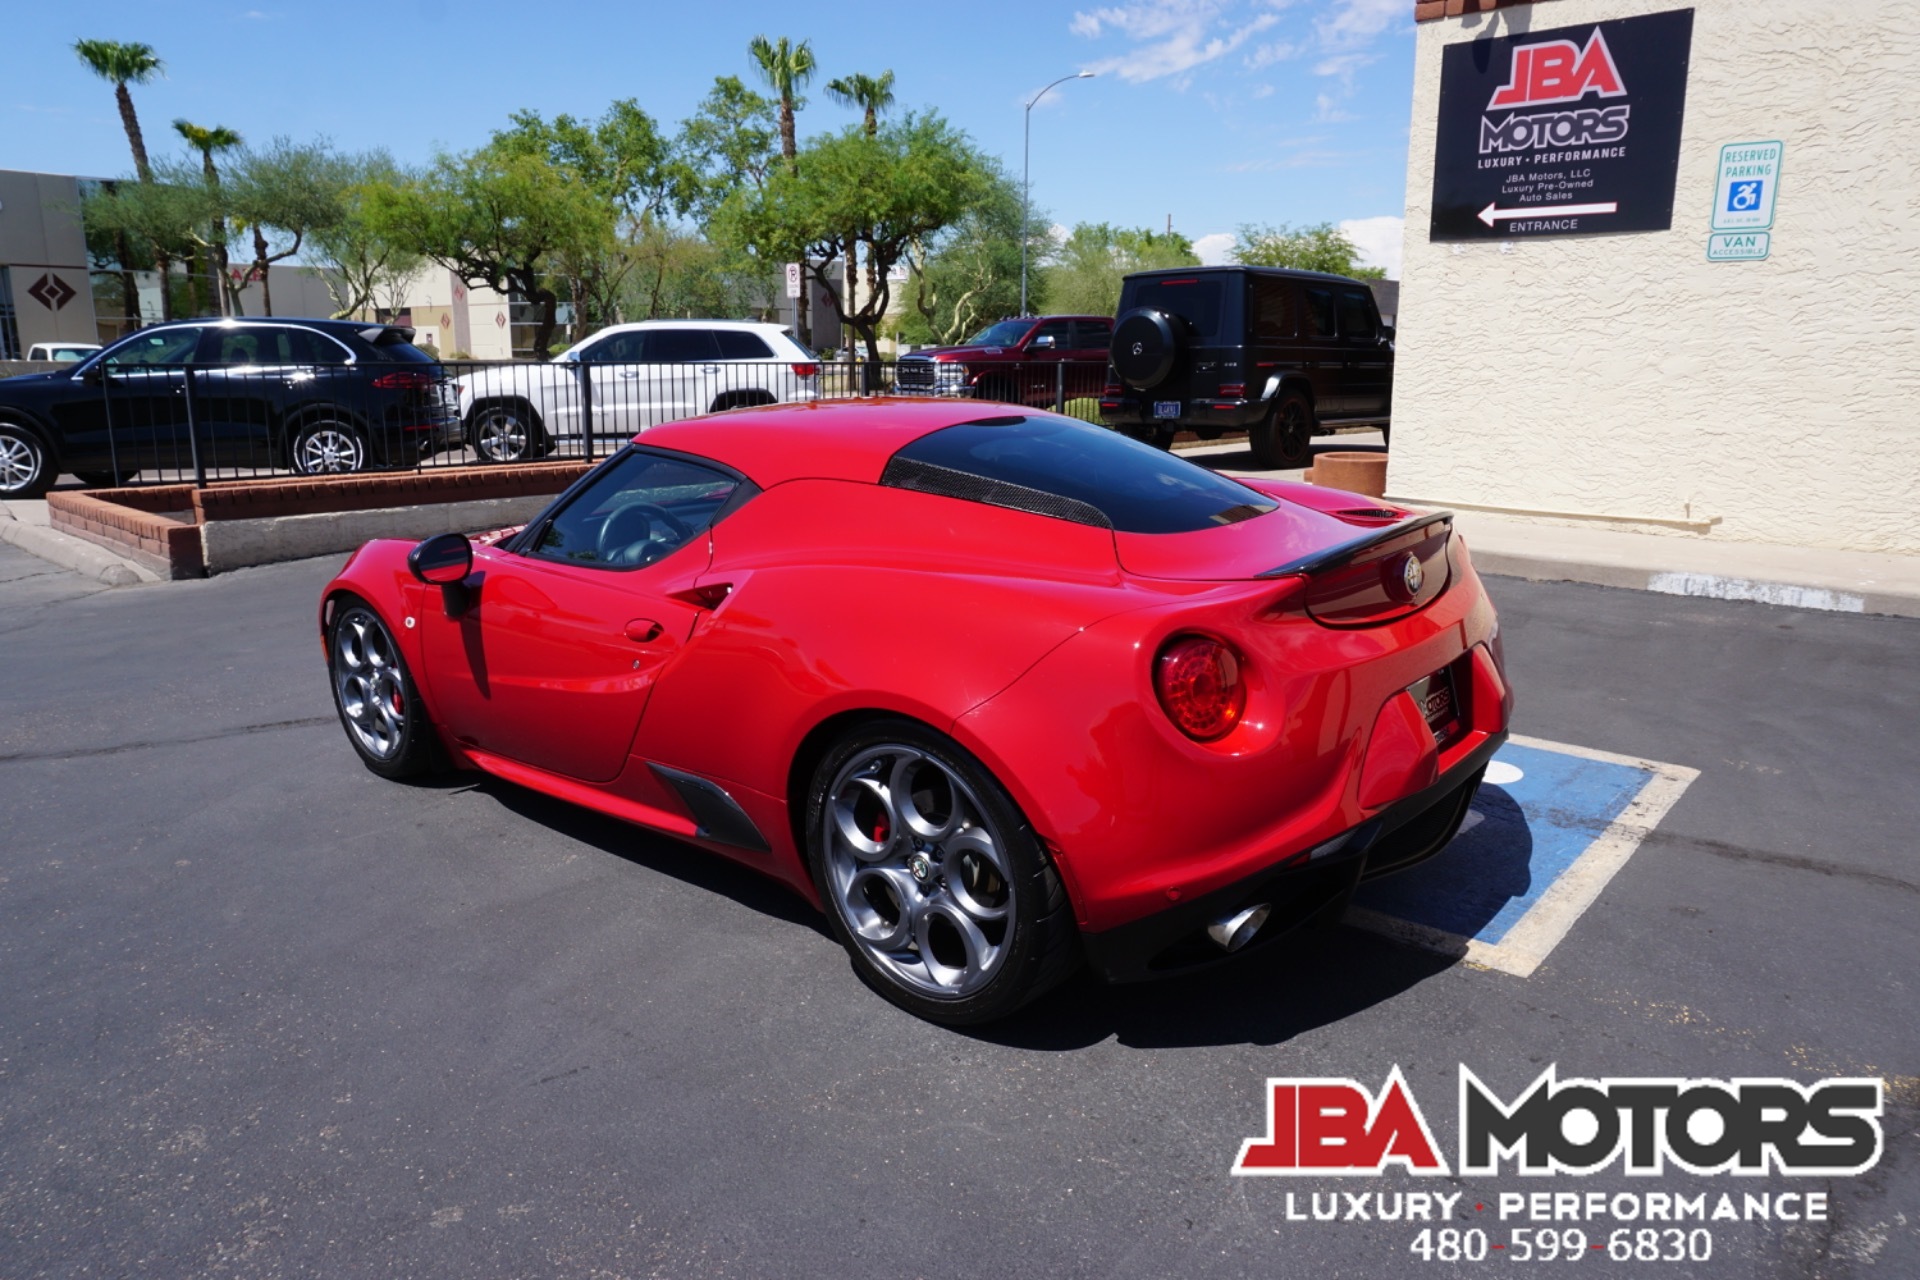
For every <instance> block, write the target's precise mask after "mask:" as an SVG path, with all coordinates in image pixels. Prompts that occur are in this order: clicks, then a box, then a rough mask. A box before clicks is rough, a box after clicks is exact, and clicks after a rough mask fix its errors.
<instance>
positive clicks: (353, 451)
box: [290, 418, 367, 476]
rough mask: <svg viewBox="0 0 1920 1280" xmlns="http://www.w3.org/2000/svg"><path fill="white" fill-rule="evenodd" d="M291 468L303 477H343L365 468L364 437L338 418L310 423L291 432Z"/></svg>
mask: <svg viewBox="0 0 1920 1280" xmlns="http://www.w3.org/2000/svg"><path fill="white" fill-rule="evenodd" d="M290 452H291V453H292V454H293V469H294V470H295V471H298V472H299V473H300V474H301V475H303V476H326V475H343V474H346V473H348V472H353V471H365V470H366V469H367V438H366V436H364V435H362V434H361V432H360V428H358V427H356V426H354V425H352V424H351V423H346V422H341V421H340V420H339V419H337V418H322V419H320V420H318V421H315V422H309V423H307V424H306V425H304V426H302V427H301V428H300V429H299V430H298V431H295V432H294V433H293V443H292V446H291V449H290Z"/></svg>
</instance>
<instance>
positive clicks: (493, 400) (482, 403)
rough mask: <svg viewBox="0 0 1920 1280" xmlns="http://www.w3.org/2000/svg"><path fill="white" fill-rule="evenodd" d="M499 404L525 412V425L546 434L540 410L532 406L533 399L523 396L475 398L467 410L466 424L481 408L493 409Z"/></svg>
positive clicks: (471, 422) (471, 421)
mask: <svg viewBox="0 0 1920 1280" xmlns="http://www.w3.org/2000/svg"><path fill="white" fill-rule="evenodd" d="M501 406H505V407H507V408H511V409H513V410H515V411H516V412H519V413H524V414H526V415H527V425H528V426H530V427H532V428H533V429H534V430H535V431H538V432H539V433H541V434H542V435H545V434H546V430H547V424H546V423H544V422H542V421H541V420H540V411H539V410H538V409H536V408H534V407H533V401H531V400H529V399H527V398H526V397H525V396H487V397H485V398H484V399H479V400H475V401H474V402H473V408H471V409H469V410H467V424H468V425H469V426H471V425H472V424H473V420H474V418H475V417H476V416H478V414H479V413H480V411H481V410H482V409H493V408H498V407H501Z"/></svg>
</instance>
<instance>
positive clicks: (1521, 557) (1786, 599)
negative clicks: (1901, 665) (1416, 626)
mask: <svg viewBox="0 0 1920 1280" xmlns="http://www.w3.org/2000/svg"><path fill="white" fill-rule="evenodd" d="M1473 567H1474V568H1475V569H1477V570H1479V571H1480V572H1481V573H1487V574H1493V575H1496V576H1501V577H1509V578H1525V579H1527V580H1528V581H1530V582H1584V583H1589V584H1592V585H1594V586H1601V587H1620V588H1623V589H1625V590H1628V591H1652V592H1655V593H1658V594H1661V595H1670V596H1699V597H1703V598H1706V599H1712V600H1752V601H1755V602H1757V603H1760V604H1773V605H1782V606H1785V607H1787V608H1794V609H1823V610H1827V611H1829V612H1833V613H1878V614H1886V615H1889V616H1891V617H1896V618H1920V595H1915V594H1910V593H1906V592H1900V591H1884V590H1882V591H1876V590H1873V589H1871V588H1867V589H1862V590H1856V591H1847V590H1841V589H1836V588H1834V587H1832V586H1821V585H1816V584H1812V583H1806V582H1783V581H1776V580H1770V579H1764V578H1742V577H1734V576H1731V575H1727V574H1718V573H1700V572H1695V571H1688V570H1671V569H1649V568H1647V567H1645V566H1641V565H1622V564H1607V563H1604V562H1601V561H1583V560H1576V559H1565V558H1561V557H1557V556H1540V555H1525V554H1520V553H1516V552H1511V551H1495V550H1490V549H1487V548H1485V547H1482V546H1477V545H1476V546H1474V547H1473Z"/></svg>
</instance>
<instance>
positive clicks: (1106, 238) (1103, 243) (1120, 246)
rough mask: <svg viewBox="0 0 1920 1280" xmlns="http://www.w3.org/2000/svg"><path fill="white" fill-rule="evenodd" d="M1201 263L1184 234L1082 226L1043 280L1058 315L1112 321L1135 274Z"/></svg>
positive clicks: (1095, 224)
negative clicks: (1125, 279) (1126, 282)
mask: <svg viewBox="0 0 1920 1280" xmlns="http://www.w3.org/2000/svg"><path fill="white" fill-rule="evenodd" d="M1199 264H1200V257H1199V255H1198V254H1196V253H1194V251H1193V242H1192V241H1190V240H1188V239H1187V238H1186V237H1185V236H1183V235H1179V234H1177V233H1172V232H1161V231H1153V230H1150V229H1147V228H1144V227H1142V228H1137V229H1136V228H1127V227H1115V226H1111V225H1109V224H1108V223H1105V222H1082V223H1079V224H1077V225H1076V226H1075V227H1074V229H1073V231H1072V232H1071V233H1070V234H1069V235H1068V236H1067V238H1066V241H1065V242H1064V243H1063V244H1061V245H1060V247H1059V248H1058V249H1057V250H1056V251H1055V252H1054V254H1053V259H1052V261H1051V262H1050V263H1049V264H1048V265H1047V266H1046V267H1045V268H1043V269H1042V271H1041V275H1042V278H1043V279H1044V280H1045V281H1046V288H1047V305H1048V306H1049V307H1050V308H1051V309H1053V310H1054V311H1057V312H1069V313H1074V314H1084V315H1108V316H1110V315H1112V314H1113V313H1114V309H1115V308H1116V307H1118V306H1119V305H1120V281H1121V279H1122V278H1123V277H1124V276H1126V275H1127V274H1128V273H1129V272H1134V271H1151V270H1154V269H1155V268H1159V267H1192V266H1198V265H1199Z"/></svg>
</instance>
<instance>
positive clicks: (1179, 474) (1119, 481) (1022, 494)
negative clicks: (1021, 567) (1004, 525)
mask: <svg viewBox="0 0 1920 1280" xmlns="http://www.w3.org/2000/svg"><path fill="white" fill-rule="evenodd" d="M902 464H904V465H902ZM915 464H921V465H915ZM969 477H978V478H979V479H981V480H987V481H991V482H995V483H994V484H991V485H988V486H984V487H983V486H980V485H978V484H974V483H971V482H968V478H969ZM956 481H959V482H960V483H956ZM881 482H882V483H883V484H893V485H896V486H897V487H900V488H909V489H918V490H920V491H922V492H929V493H945V494H947V495H948V496H951V497H966V498H972V499H974V500H975V501H981V502H988V503H992V504H993V505H995V506H1005V507H1013V508H1014V509H1016V510H1021V511H1034V512H1038V513H1039V514H1042V515H1053V516H1058V517H1060V518H1062V519H1067V520H1077V521H1079V522H1080V523H1083V524H1105V525H1108V526H1110V527H1111V528H1114V529H1117V530H1119V531H1120V532H1122V533H1191V532H1192V531H1194V530H1196V529H1209V528H1212V527H1214V526H1215V525H1223V524H1235V523H1237V522H1239V521H1241V520H1248V519H1251V518H1253V517H1254V516H1260V515H1265V514H1266V513H1267V512H1269V511H1272V510H1274V509H1275V508H1276V507H1278V506H1279V504H1278V503H1276V502H1274V501H1273V500H1272V499H1271V498H1268V497H1267V496H1265V495H1264V494H1261V493H1259V492H1257V491H1255V490H1253V489H1249V488H1248V487H1246V486H1245V485H1243V484H1240V483H1238V482H1237V481H1234V480H1229V479H1227V478H1226V477H1225V476H1221V475H1216V474H1215V473H1213V472H1211V471H1209V470H1207V469H1206V468H1205V467H1200V466H1195V465H1194V464H1193V463H1191V462H1188V461H1187V460H1185V459H1184V458H1177V457H1175V456H1173V455H1172V454H1169V453H1162V452H1161V451H1160V450H1158V449H1156V448H1154V447H1153V446H1152V445H1148V444H1142V443H1140V442H1139V441H1137V440H1129V439H1128V438H1127V437H1125V436H1123V435H1121V434H1120V433H1119V432H1117V431H1109V430H1107V429H1106V428H1104V427H1096V426H1092V425H1090V424H1088V423H1085V422H1077V421H1075V420H1074V419H1072V418H1060V417H1055V416H1054V415H1052V414H1038V413H1036V414H1030V415H1027V416H1024V417H1005V418H985V419H982V420H981V421H979V422H967V423H962V424H961V425H959V426H957V427H947V428H945V429H943V430H940V431H935V432H933V433H932V434H931V435H925V436H922V437H920V438H919V439H918V440H915V441H914V442H913V443H912V444H909V445H907V446H906V447H905V448H903V449H901V450H900V451H899V452H898V453H896V454H894V456H893V461H892V462H890V463H889V464H888V466H887V474H886V475H885V476H883V477H882V480H881Z"/></svg>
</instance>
